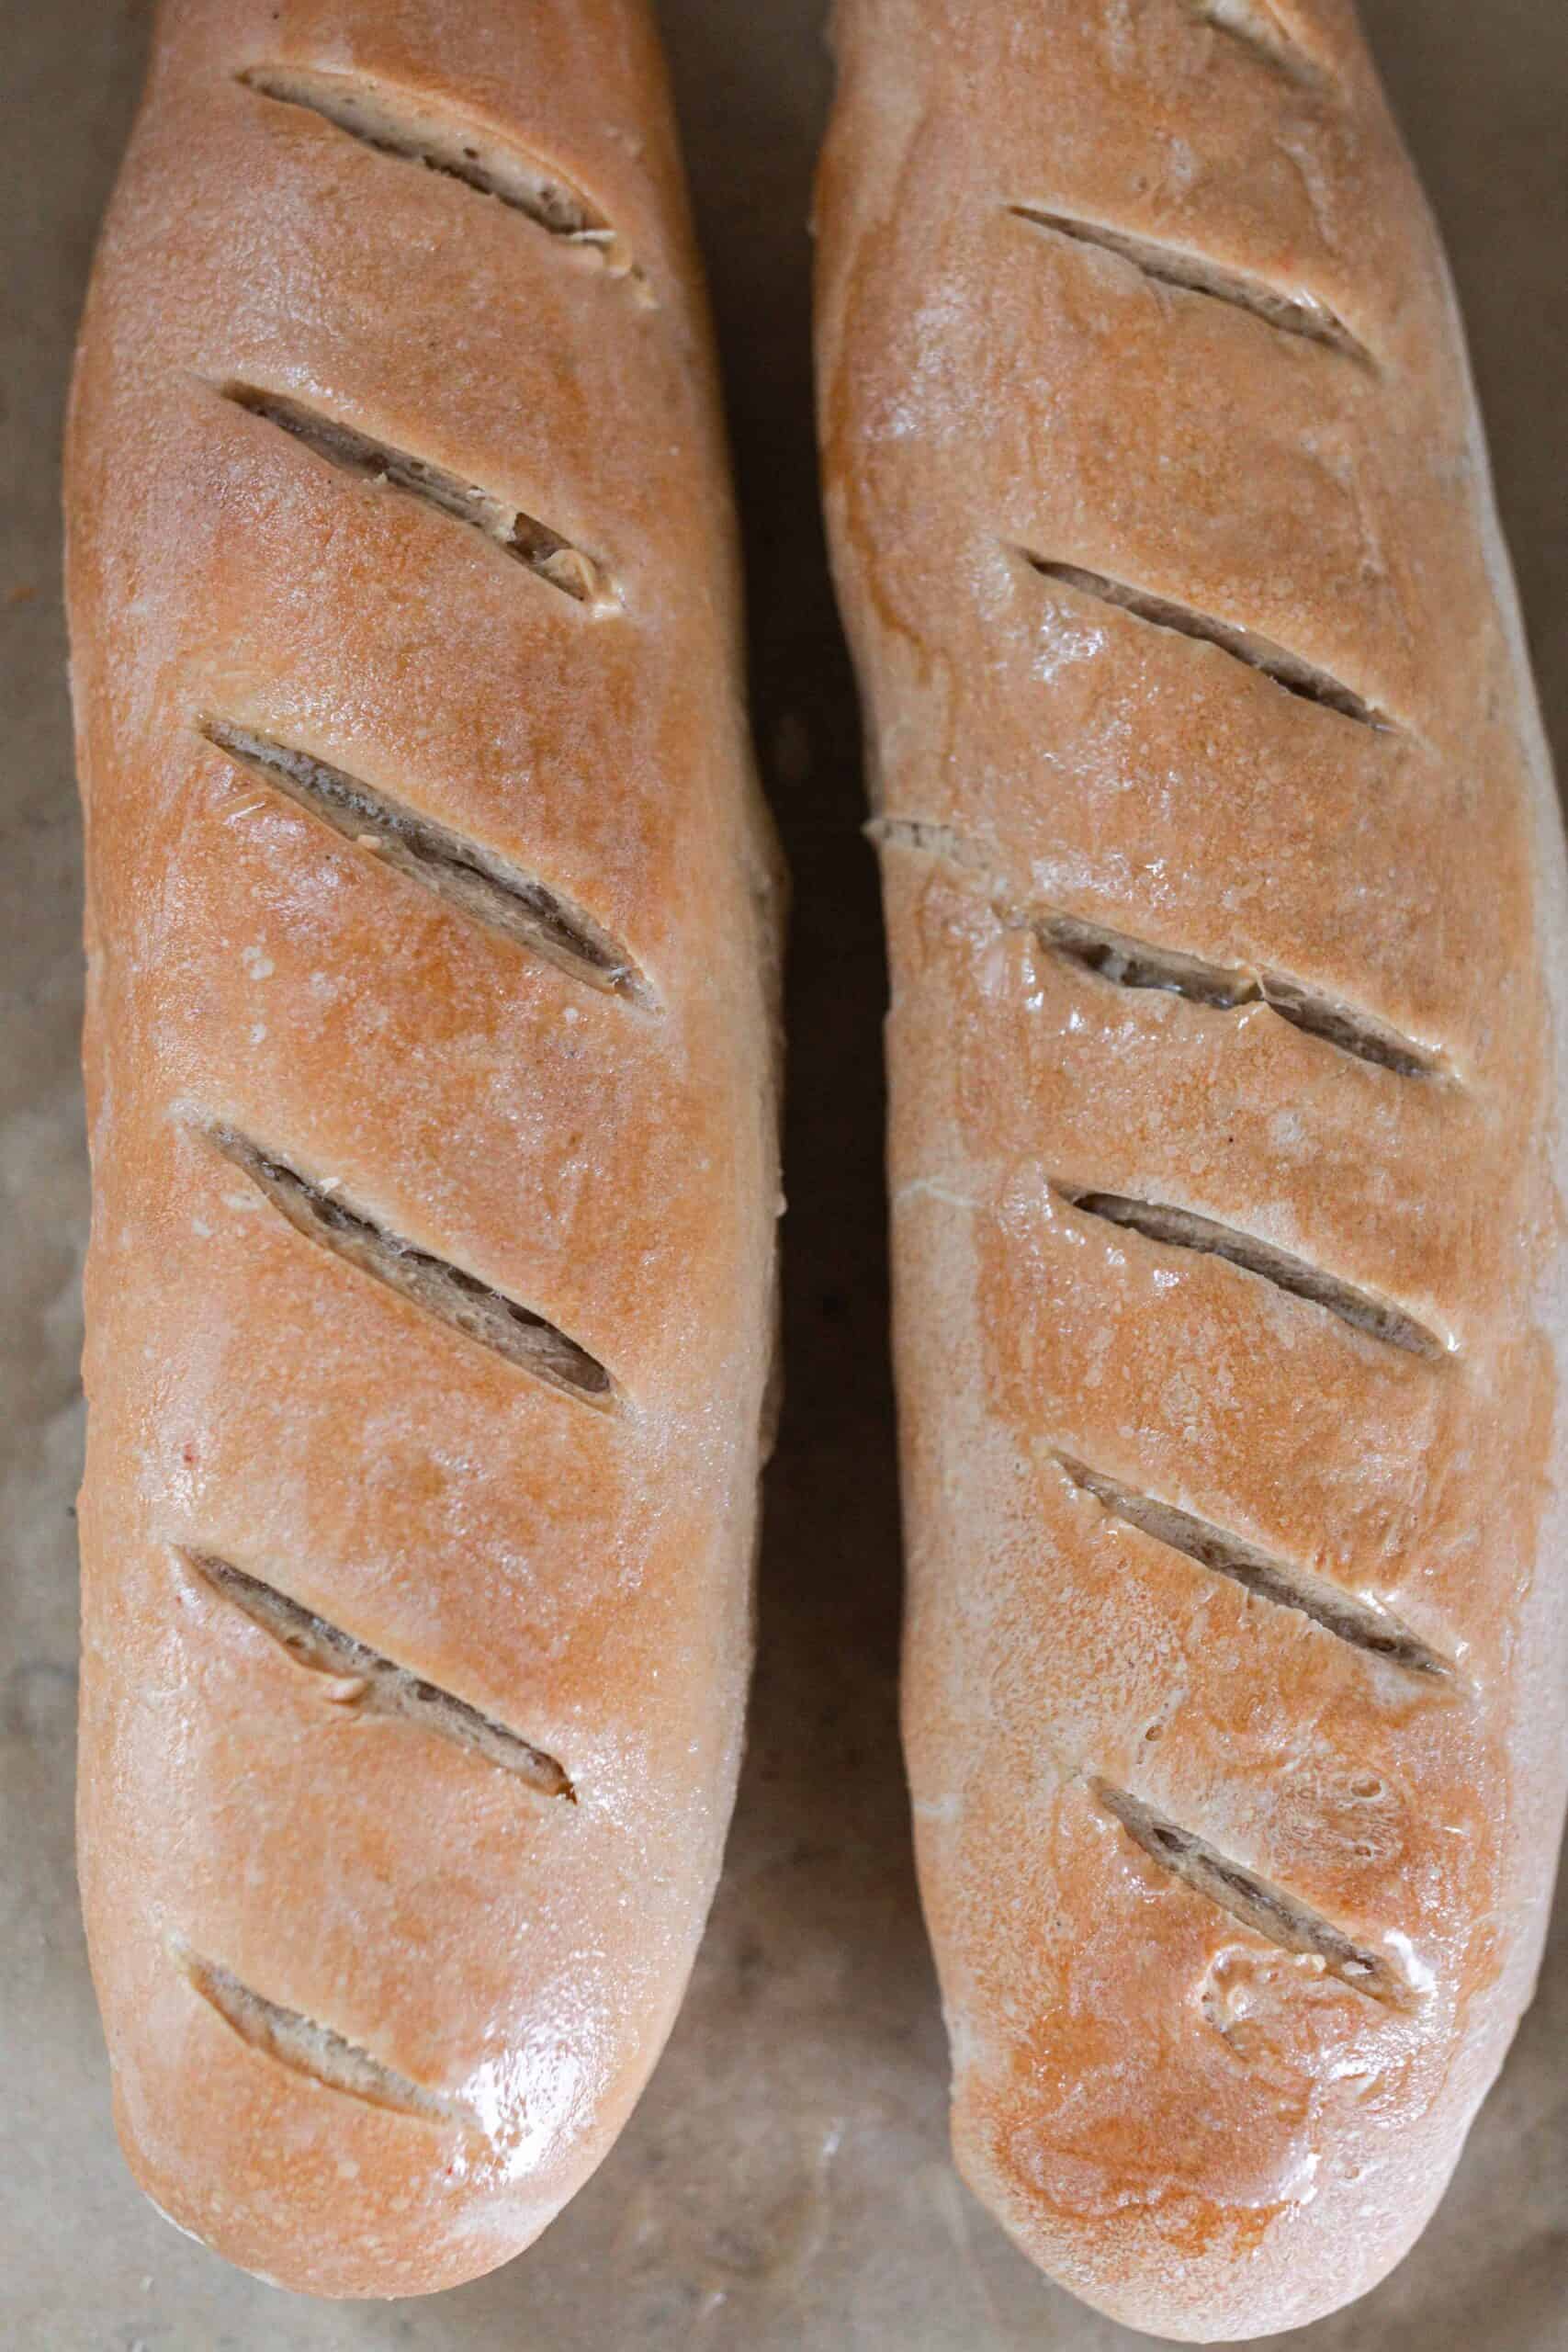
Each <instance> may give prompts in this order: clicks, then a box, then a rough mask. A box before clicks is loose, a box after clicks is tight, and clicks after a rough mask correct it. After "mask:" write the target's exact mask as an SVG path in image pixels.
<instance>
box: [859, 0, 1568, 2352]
mask: <svg viewBox="0 0 1568 2352" xmlns="http://www.w3.org/2000/svg"><path fill="white" fill-rule="evenodd" d="M835 23H836V42H837V48H838V52H839V57H840V67H841V76H842V78H841V85H840V97H839V103H838V112H837V119H836V125H835V129H834V131H833V134H832V138H831V141H830V143H829V153H828V155H827V159H826V163H825V167H824V172H823V177H822V184H821V189H820V198H819V205H818V230H819V236H820V253H821V262H820V278H819V294H820V305H819V322H820V330H819V331H820V339H821V374H820V398H821V424H822V437H823V447H824V455H825V465H826V476H827V492H828V502H829V520H830V525H831V529H832V537H833V544H834V557H835V566H836V571H837V575H838V579H839V583H840V592H841V596H842V601H843V605H844V610H845V614H846V617H847V620H848V624H849V627H850V630H851V634H852V639H853V643H854V649H855V653H856V658H857V663H858V666H859V670H860V673H861V677H862V681H863V688H864V693H865V699H866V708H867V719H868V731H869V735H870V739H871V746H872V754H873V763H874V774H875V778H876V798H877V806H878V821H877V822H876V824H875V825H874V828H873V831H874V835H875V837H876V839H877V842H878V846H879V849H880V851H881V854H882V863H883V871H884V877H885V888H886V905H887V916H888V929H889V939H890V956H891V965H892V1015H891V1023H890V1031H889V1053H890V1063H891V1078H892V1098H893V1100H892V1130H891V1144H890V1150H891V1167H892V1183H893V1198H894V1237H895V1272H896V1346H897V1370H898V1384H899V1397H900V1416H901V1424H902V1447H903V1457H904V1480H905V1495H906V1508H907V1524H908V1548H909V1565H910V1578H911V1593H910V1611H909V1619H908V1649H907V1676H906V1684H905V1714H906V1730H907V1739H908V1757H909V1768H910V1775H911V1781H912V1785H913V1797H914V1809H915V1815H916V1824H917V1835H918V1843H919V1860H920V1871H921V1882H922V1889H923V1893H924V1897H925V1902H926V1905H927V1911H928V1916H929V1918H930V1922H931V1931H932V1935H933V1939H934V1942H935V1946H936V1951H937V1958H938V1962H939V1966H940V1970H941V1974H942V1988H943V1996H944V2001H945V2006H946V2009H947V2015H948V2020H949V2025H950V2030H951V2036H952V2043H953V2078H954V2079H953V2132H954V2143H955V2148H956V2152H957V2154H958V2158H959V2162H960V2164H961V2165H962V2166H963V2169H964V2173H965V2175H966V2176H967V2177H968V2178H969V2180H970V2182H971V2183H972V2184H973V2186H974V2187H975V2188H976V2190H977V2191H978V2193H979V2194H980V2195H981V2197H982V2198H984V2199H986V2201H987V2203H988V2204H989V2205H990V2207H991V2208H992V2210H993V2211H995V2212H996V2213H997V2214H998V2217H999V2218H1000V2219H1001V2221H1002V2222H1004V2223H1005V2225H1006V2226H1007V2227H1008V2228H1009V2229H1010V2231H1011V2232H1012V2233H1013V2234H1014V2235H1015V2236H1016V2237H1017V2239H1018V2240H1019V2242H1020V2243H1021V2245H1023V2246H1025V2247H1026V2248H1027V2250H1028V2251H1029V2252H1030V2253H1031V2255H1032V2256H1033V2257H1034V2258H1035V2259H1036V2260H1037V2261H1038V2262H1040V2263H1041V2264H1042V2265H1043V2266H1044V2267H1046V2268H1048V2269H1049V2270H1050V2271H1052V2272H1053V2274H1054V2275H1055V2276H1056V2277H1057V2278H1060V2279H1061V2280H1063V2281H1064V2282H1065V2283H1066V2285H1068V2286H1070V2287H1072V2288H1073V2289H1074V2290H1076V2291H1077V2292H1078V2293H1079V2294H1081V2295H1082V2296H1084V2297H1085V2298H1086V2299H1087V2300H1089V2301H1091V2302H1093V2303H1095V2304H1097V2305H1099V2306H1100V2307H1101V2308H1103V2309H1104V2310H1106V2311H1109V2312H1112V2313H1114V2314H1115V2315H1116V2316H1117V2317H1119V2318H1121V2319H1122V2320H1124V2321H1127V2322H1130V2323H1131V2324H1134V2325H1138V2326H1142V2327H1145V2328H1148V2329H1151V2330H1154V2331H1156V2332H1158V2333H1161V2334H1164V2335H1174V2336H1179V2337H1182V2338H1190V2339H1199V2340H1204V2339H1211V2338H1229V2337H1235V2336H1244V2335H1261V2334H1266V2333H1269V2332H1270V2331H1272V2330H1275V2329H1279V2328H1283V2327H1287V2326H1291V2325H1294V2324H1300V2323H1302V2322H1303V2321H1306V2320H1310V2319H1311V2318H1313V2317H1314V2316H1315V2315H1317V2314H1319V2313H1322V2312H1326V2311H1328V2310H1330V2309H1332V2308H1334V2307H1335V2306H1336V2305H1337V2304H1339V2303H1341V2302H1344V2301H1347V2300H1348V2299H1349V2298H1350V2297H1352V2296H1354V2295H1356V2294H1358V2293H1359V2292H1360V2291H1362V2290H1364V2289H1365V2288H1367V2287H1368V2286H1370V2285H1371V2283H1372V2282H1373V2281H1374V2280H1375V2279H1376V2278H1379V2277H1380V2276H1381V2275H1382V2273H1383V2272H1384V2271H1385V2270H1387V2269H1388V2267H1390V2266H1391V2265H1392V2264H1393V2262H1394V2261H1395V2260H1396V2259H1397V2258H1398V2256H1400V2255H1401V2254H1402V2253H1403V2252H1404V2249H1405V2248H1406V2247H1407V2246H1408V2245H1410V2243H1411V2241H1412V2240H1413V2238H1414V2237H1415V2236H1416V2233H1417V2232H1418V2231H1419V2229H1420V2228H1421V2226H1422V2224H1423V2222H1424V2221H1425V2220H1426V2218H1427V2215H1428V2213H1429V2212H1430V2211H1431V2210H1432V2208H1433V2206H1434V2205H1435V2203H1436V2201H1437V2199H1438V2196H1439V2195H1440V2193H1441V2191H1442V2188H1443V2186H1444V2183H1445V2181H1446V2180H1447V2178H1448V2176H1449V2174H1450V2170H1451V2168H1452V2165H1453V2164H1454V2162H1455V2160H1456V2157H1457V2155H1458V2153H1459V2150H1460V2147H1461V2143H1462V2140H1463V2135H1464V2131H1465V2129H1466V2126H1467V2124H1468V2122H1469V2120H1470V2117H1471V2115H1472V2112H1473V2110H1474V2108H1475V2106H1476V2104H1477V2102H1478V2101H1479V2099H1480V2098H1482V2096H1483V2093H1484V2091H1485V2089H1486V2087H1487V2085H1488V2084H1489V2083H1490V2081H1491V2080H1492V2078H1493V2076H1494V2075H1495V2071H1496V2068H1497V2066H1498V2064H1500V2062H1501V2058H1502V2055H1503V2052H1504V2051H1505V2049H1506V2045H1507V2041H1508V2038H1509V2035H1510V2034H1511V2032H1512V2030H1513V2027H1514V2024H1515V2022H1516V2020H1517V2017H1518V2014H1519V2012H1520V2010H1521V2008H1522V2007H1523V2005H1524V2003H1525V2002H1526V2001H1527V2000H1528V1998H1529V1991H1530V1987H1531V1985H1532V1982H1533V1978H1534V1973H1535V1970H1536V1965H1537V1962H1538V1958H1539V1953H1540V1939H1541V1935H1542V1930H1543V1925H1544V1920H1545V1916H1546V1907H1547V1898H1548V1894H1549V1892H1550V1887H1551V1872H1552V1866H1553V1860H1554V1856H1555V1850H1556V1840H1557V1836H1558V1832H1559V1827H1560V1823H1561V1817H1562V1787H1563V1737H1562V1732H1563V1702H1562V1672H1563V1663H1564V1658H1563V1618H1564V1609H1563V1600H1564V1585H1563V1572H1562V1563H1563V1544H1564V1527H1563V1522H1562V1511H1561V1506H1560V1504H1559V1502H1558V1500H1557V1497H1558V1495H1559V1493H1560V1492H1561V1490H1562V1472H1563V1466H1564V1462H1563V1445H1562V1417H1561V1414H1560V1410H1559V1405H1558V1374H1557V1359H1558V1355H1559V1351H1560V1349H1561V1345H1562V1337H1563V1333H1564V1329H1565V1317H1564V1311H1563V1295H1562V1293H1563V1276H1562V1224H1561V1212H1560V1209H1559V1204H1558V1197H1557V1189H1556V1180H1557V1175H1558V1172H1559V1171H1560V1170H1561V1167H1562V1152H1561V1147H1560V1142H1559V1107H1558V1106H1559V1103H1560V1102H1561V1100H1562V1037H1563V1034H1564V1020H1563V986H1562V976H1563V943H1564V938H1565V918H1564V894H1563V887H1562V840H1561V834H1560V830H1559V823H1558V819H1557V813H1556V804H1555V800H1554V797H1553V795H1552V790H1551V777H1550V775H1549V772H1548V768H1547V763H1546V758H1545V753H1544V749H1543V746H1542V744H1541V741H1540V729H1539V724H1538V721H1537V718H1536V714H1535V708H1534V703H1533V697H1532V694H1531V689H1530V685H1529V677H1528V672H1527V668H1526V664H1525V659H1524V653H1523V648H1522V643H1521V640H1520V636H1519V630H1518V625H1517V614H1516V611H1515V605H1514V599H1513V590H1512V586H1511V583H1510V581H1509V578H1508V573H1507V567H1506V559H1505V558H1504V556H1503V554H1502V551H1501V549H1500V547H1499V544H1498V540H1497V533H1496V525H1495V517H1494V514H1493V510H1492V503H1491V492H1490V486H1489V482H1488V479H1487V473H1486V464H1485V457H1484V451H1483V446H1482V443H1481V438H1480V430H1479V425H1478V423H1477V419H1476V416H1475V413H1474V409H1473V404H1472V397H1471V392H1470V387H1469V381H1468V372H1467V368H1466V364H1465V358H1464V353H1463V347H1462V342H1461V335H1460V332H1459V329H1458V326H1457V324H1456V322H1455V319H1454V315H1453V311H1452V308H1451V302H1450V294H1449V290H1448V286H1447V281H1446V277H1445V273H1444V269H1443V265H1442V260H1441V255H1440V254H1439V252H1438V247H1437V244H1436V241H1435V238H1434V234H1433V232H1432V229H1431V226H1430V223H1429V221H1428V220H1427V215H1426V212H1425V209H1424V208H1423V206H1422V203H1421V201H1420V198H1419V196H1418V194H1417V192H1416V189H1415V187H1414V186H1413V183H1412V179H1411V175H1410V172H1409V168H1408V164H1407V163H1406V161H1405V159H1404V155H1403V153H1402V152H1401V150H1400V147H1399V144H1398V141H1397V138H1396V136H1395V134H1394V132H1393V129H1392V127H1391V125H1390V122H1389V119H1388V116H1387V113H1386V109H1385V107H1384V104H1383V101H1382V96H1381V93H1380V91H1379V89H1378V87H1377V85H1376V82H1375V78H1374V76H1373V74H1372V71H1371V65H1370V62H1369V60H1368V57H1367V54H1366V51H1365V50H1364V48H1363V47H1362V45H1361V42H1360V40H1359V35H1358V33H1357V30H1356V28H1355V25H1354V22H1353V18H1352V17H1351V14H1350V11H1349V9H1348V7H1347V6H1342V5H1340V0H1273V5H1271V6H1268V7H1267V8H1265V7H1264V6H1261V5H1255V0H1204V5H1200V0H1038V4H1037V5H1033V6H1029V7H1027V8H1025V7H1021V6H1014V5H998V6H995V7H989V8H975V7H968V6H960V5H958V0H839V6H838V8H837V10H836V17H835ZM1483 37H1485V36H1484V35H1483V33H1482V32H1481V31H1480V29H1479V28H1478V31H1477V38H1478V39H1479V38H1483ZM1363 1308H1365V1309H1367V1311H1366V1312H1363V1311H1362V1310H1363ZM1347 1309H1350V1310H1353V1311H1352V1312H1349V1313H1348V1312H1347ZM1336 1589H1340V1590H1343V1591H1344V1593H1345V1594H1346V1595H1347V1597H1348V1606H1347V1608H1346V1609H1345V1610H1343V1611H1339V1610H1337V1609H1336V1608H1335V1607H1334V1605H1333V1594H1334V1592H1335V1590H1336ZM1390 1628H1393V1629H1396V1630H1394V1631H1393V1632H1391V1631H1390V1630H1389V1629H1390Z"/></svg>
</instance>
